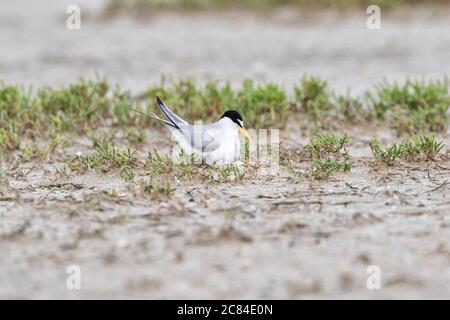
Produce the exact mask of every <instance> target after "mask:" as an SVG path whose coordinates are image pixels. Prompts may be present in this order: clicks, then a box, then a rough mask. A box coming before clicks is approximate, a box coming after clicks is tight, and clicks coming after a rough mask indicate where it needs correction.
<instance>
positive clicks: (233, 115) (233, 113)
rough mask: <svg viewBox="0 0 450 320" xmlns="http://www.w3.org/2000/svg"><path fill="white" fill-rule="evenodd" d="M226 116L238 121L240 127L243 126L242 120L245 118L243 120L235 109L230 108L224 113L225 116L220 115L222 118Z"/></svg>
mask: <svg viewBox="0 0 450 320" xmlns="http://www.w3.org/2000/svg"><path fill="white" fill-rule="evenodd" d="M225 117H227V118H230V119H231V120H232V121H233V122H234V123H236V124H237V125H238V126H239V127H241V128H242V122H243V121H244V120H242V117H241V115H240V113H239V112H237V111H235V110H228V111H227V112H225V113H224V114H223V116H221V117H220V119H222V118H225Z"/></svg>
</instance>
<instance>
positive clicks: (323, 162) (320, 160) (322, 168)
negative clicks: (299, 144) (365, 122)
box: [280, 133, 352, 179]
mask: <svg viewBox="0 0 450 320" xmlns="http://www.w3.org/2000/svg"><path fill="white" fill-rule="evenodd" d="M348 142H349V140H348V137H347V135H346V134H342V135H340V136H336V135H334V134H331V133H321V134H318V135H317V136H315V137H314V138H312V139H310V140H309V143H308V144H307V145H306V146H305V147H304V149H303V150H301V149H289V148H286V147H284V145H283V144H281V145H280V164H281V165H283V166H285V167H286V168H287V169H288V170H289V171H290V172H291V174H293V175H294V176H299V177H313V178H314V179H326V178H328V177H330V175H331V174H333V173H335V172H338V171H342V172H347V171H350V169H351V168H352V163H351V161H350V156H349V154H348V151H347V144H348ZM304 161H308V164H309V169H307V170H302V169H301V168H300V167H299V165H300V164H301V163H302V162H304Z"/></svg>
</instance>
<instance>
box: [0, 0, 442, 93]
mask: <svg viewBox="0 0 450 320" xmlns="http://www.w3.org/2000/svg"><path fill="white" fill-rule="evenodd" d="M369 4H379V5H380V8H381V29H380V30H369V29H368V28H367V25H366V22H367V19H368V17H369V14H367V13H366V9H367V6H368V5H369ZM69 5H78V6H79V7H80V9H81V29H80V30H69V29H68V28H67V27H66V20H67V18H68V16H69V14H67V13H66V9H67V7H68V6H69ZM449 13H450V4H449V2H448V1H444V0H428V1H414V0H396V1H364V0H349V1H344V0H342V1H328V0H321V1H312V0H284V1H275V0H263V1H252V0H248V1H235V0H232V1H221V0H209V1H207V0H203V1H202V0H173V1H158V0H129V1H118V0H83V1H75V0H68V1H66V0H40V1H26V0H15V1H2V2H1V4H0V39H2V42H3V43H2V46H1V50H0V79H1V80H2V81H4V82H6V83H16V84H24V85H33V86H34V87H36V86H38V87H39V86H42V85H51V86H60V85H66V84H69V83H73V82H76V81H77V80H78V79H79V78H80V77H86V78H94V77H95V76H96V74H97V75H98V76H102V77H106V79H108V80H109V81H111V82H113V83H117V84H119V85H120V86H121V87H123V88H125V89H130V90H131V91H132V92H135V93H137V94H139V92H141V91H142V90H143V89H144V88H145V87H146V86H148V85H149V83H154V82H159V81H160V80H161V78H162V77H174V78H183V77H186V76H193V77H195V78H197V79H198V80H199V81H205V80H209V79H213V80H219V81H220V80H229V81H231V83H232V84H233V85H237V84H239V83H240V82H241V81H242V79H244V78H247V77H251V78H254V79H255V80H257V81H261V82H264V81H273V82H276V83H279V84H282V85H289V84H292V83H294V82H296V81H298V79H299V77H300V75H301V74H303V73H311V74H315V75H318V76H321V77H323V78H325V79H327V80H329V81H330V84H331V87H332V88H334V89H335V90H336V91H338V92H347V91H348V90H350V89H351V93H355V94H358V93H360V92H361V91H363V90H366V89H368V88H371V87H372V86H373V85H374V84H377V83H379V82H380V81H381V80H382V79H384V78H387V79H389V80H402V79H404V78H407V77H427V78H433V77H442V76H443V75H446V74H448V73H449V72H450V63H449V61H448V52H449V51H450V23H449V21H448V17H449Z"/></svg>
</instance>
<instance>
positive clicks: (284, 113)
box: [147, 79, 290, 128]
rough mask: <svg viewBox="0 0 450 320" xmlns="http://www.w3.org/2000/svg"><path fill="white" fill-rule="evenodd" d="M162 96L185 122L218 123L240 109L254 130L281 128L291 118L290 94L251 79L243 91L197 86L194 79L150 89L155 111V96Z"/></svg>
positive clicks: (226, 85)
mask: <svg viewBox="0 0 450 320" xmlns="http://www.w3.org/2000/svg"><path fill="white" fill-rule="evenodd" d="M157 95H159V96H161V97H163V98H164V99H165V102H166V103H167V105H169V106H170V107H171V108H172V110H173V111H174V112H175V113H177V114H179V115H180V116H181V117H183V118H185V119H205V117H206V119H205V120H209V121H217V120H218V117H220V116H221V115H222V114H223V113H224V112H225V111H227V110H229V109H236V110H239V111H240V112H241V114H242V117H243V118H244V121H245V124H246V126H248V127H251V128H259V127H267V126H272V125H274V126H276V127H281V126H283V125H284V124H285V123H286V120H287V117H288V116H289V111H290V105H289V102H288V100H287V97H286V96H287V94H286V92H285V91H284V90H283V89H282V88H281V87H279V86H278V85H276V84H273V83H267V84H255V83H254V82H253V81H252V80H250V79H247V80H244V81H243V83H242V87H241V89H239V90H233V89H232V88H231V85H230V83H228V82H226V83H224V84H218V83H217V82H212V81H211V82H208V83H207V84H205V85H204V86H200V85H197V83H196V82H195V80H193V79H185V80H180V81H174V82H172V83H170V84H168V85H166V84H165V82H164V80H163V82H162V83H161V84H160V85H156V86H150V87H149V88H148V90H147V97H148V98H149V99H150V103H151V108H153V107H154V102H153V101H154V97H155V96H157Z"/></svg>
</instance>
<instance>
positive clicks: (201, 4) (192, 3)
mask: <svg viewBox="0 0 450 320" xmlns="http://www.w3.org/2000/svg"><path fill="white" fill-rule="evenodd" d="M446 3H447V2H446V0H423V1H420V2H419V1H417V0H334V1H333V0H167V1H161V0H110V1H109V2H108V3H107V7H106V11H107V12H109V13H118V12H123V11H131V12H133V13H137V14H142V13H149V12H151V10H155V9H160V10H161V9H162V10H190V11H194V10H211V11H217V10H226V9H239V10H252V11H260V12H261V11H262V12H265V11H268V10H273V9H275V8H278V7H281V8H283V7H288V8H290V9H296V8H298V9H322V8H334V9H336V8H337V9H352V8H367V7H368V6H369V5H371V4H376V5H380V6H381V7H382V8H383V9H392V8H396V7H399V6H402V5H418V4H426V5H430V4H433V5H439V4H446Z"/></svg>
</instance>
